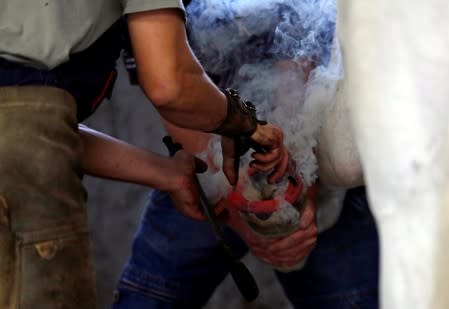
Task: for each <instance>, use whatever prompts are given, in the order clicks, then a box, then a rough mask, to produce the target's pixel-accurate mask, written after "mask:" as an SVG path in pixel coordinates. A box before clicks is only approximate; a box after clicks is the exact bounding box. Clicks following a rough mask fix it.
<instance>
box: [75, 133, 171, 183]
mask: <svg viewBox="0 0 449 309" xmlns="http://www.w3.org/2000/svg"><path fill="white" fill-rule="evenodd" d="M79 134H80V137H81V143H82V147H83V157H82V164H83V169H84V171H85V173H87V174H89V175H92V176H97V177H101V178H109V179H115V180H121V181H126V182H132V183H137V184H142V185H146V186H150V187H153V188H157V189H161V190H166V189H167V188H168V186H169V181H170V180H169V179H166V178H167V177H166V173H165V172H164V171H162V169H161V168H162V167H163V166H167V165H168V164H171V161H170V159H169V158H166V157H163V156H159V155H157V154H155V153H152V152H149V151H146V150H143V149H140V148H138V147H135V146H133V145H130V144H128V143H125V142H123V141H120V140H118V139H115V138H113V137H111V136H108V135H106V134H103V133H100V132H98V131H95V130H93V129H90V128H88V127H86V126H83V125H80V126H79Z"/></svg>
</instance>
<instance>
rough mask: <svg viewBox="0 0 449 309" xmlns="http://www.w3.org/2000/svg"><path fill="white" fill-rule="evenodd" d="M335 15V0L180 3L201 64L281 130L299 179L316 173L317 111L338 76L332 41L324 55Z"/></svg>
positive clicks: (313, 177) (326, 100)
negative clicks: (187, 4) (186, 4)
mask: <svg viewBox="0 0 449 309" xmlns="http://www.w3.org/2000/svg"><path fill="white" fill-rule="evenodd" d="M335 21H336V0H258V1H254V0H193V1H192V3H191V4H190V5H189V6H188V7H187V29H188V33H189V39H190V43H191V46H192V48H193V50H194V52H195V54H196V56H197V57H198V58H199V60H200V62H201V63H202V65H203V66H204V67H205V69H206V71H207V72H208V73H209V74H210V75H211V76H212V77H213V78H215V79H216V80H217V83H218V85H219V86H220V87H223V88H225V87H231V88H235V89H238V90H239V92H240V94H241V96H242V97H243V98H245V99H247V100H250V101H251V102H253V103H254V105H255V106H256V108H257V110H258V116H259V118H260V119H265V120H267V121H269V122H270V123H274V124H277V125H279V126H280V127H281V128H282V129H283V130H284V133H285V143H286V145H287V147H288V149H289V151H290V153H291V156H292V158H293V159H294V160H295V161H296V163H297V172H298V173H299V174H301V175H302V176H303V178H304V180H305V182H306V185H310V184H312V183H313V182H314V181H315V180H316V177H317V160H316V156H315V154H314V148H315V147H316V145H317V135H318V131H319V129H320V126H321V119H322V112H323V111H324V109H325V108H327V107H328V106H329V105H330V104H331V103H332V101H333V97H334V95H335V92H336V86H337V82H338V80H339V79H341V78H342V75H343V74H342V63H341V59H340V58H341V57H340V52H339V49H338V46H337V47H336V46H334V54H333V57H332V59H330V58H331V51H332V46H333V35H334V31H335ZM335 52H336V53H335ZM330 60H331V61H330ZM310 70H311V71H310ZM213 145H215V146H213V147H215V148H216V143H213ZM216 153H217V154H218V153H220V151H217V152H216ZM219 160H220V159H218V161H219ZM219 178H220V179H224V178H223V177H217V179H219ZM214 185H217V186H218V184H214ZM207 187H210V186H207ZM219 187H221V188H222V190H221V191H222V192H225V190H224V185H221V186H219ZM214 190H217V189H214ZM215 193H217V194H218V192H215Z"/></svg>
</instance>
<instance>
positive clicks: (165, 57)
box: [128, 9, 288, 183]
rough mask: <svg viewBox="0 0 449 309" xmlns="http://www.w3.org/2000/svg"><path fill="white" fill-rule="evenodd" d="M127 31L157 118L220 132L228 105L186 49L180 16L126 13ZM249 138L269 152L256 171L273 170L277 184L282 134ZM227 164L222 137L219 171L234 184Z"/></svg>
mask: <svg viewBox="0 0 449 309" xmlns="http://www.w3.org/2000/svg"><path fill="white" fill-rule="evenodd" d="M128 28H129V33H130V37H131V42H132V45H133V50H134V56H135V58H136V63H137V73H138V79H139V84H140V86H141V87H142V89H143V91H144V92H145V94H146V95H147V97H148V98H149V99H150V101H151V102H152V103H153V104H154V105H155V106H156V108H157V109H158V111H159V112H160V114H161V115H162V117H163V118H164V119H166V120H167V121H168V122H170V123H172V124H174V125H176V126H179V127H182V128H187V129H193V130H199V131H204V132H209V131H213V130H215V129H217V128H218V127H220V126H221V125H222V124H223V122H224V121H225V119H226V118H227V115H228V102H227V99H226V96H225V95H224V94H223V93H222V92H221V91H220V90H219V89H218V88H217V87H216V86H215V85H214V84H213V82H212V81H211V80H210V79H209V77H208V76H207V74H206V73H205V71H204V69H203V68H202V66H201V64H200V63H199V62H198V60H197V59H196V58H195V55H194V54H193V52H192V50H191V49H190V46H189V43H188V41H187V35H186V31H185V26H184V20H183V17H182V12H181V11H180V10H179V9H161V10H155V11H145V12H140V13H133V14H129V15H128ZM251 138H252V139H253V140H255V141H256V142H257V143H259V144H260V145H262V146H265V147H266V148H267V149H268V150H269V151H268V152H267V153H266V154H257V155H256V157H255V159H256V160H257V161H258V163H259V165H258V166H256V167H257V168H258V169H265V170H266V169H271V168H274V173H273V175H274V176H273V177H272V178H271V179H270V180H272V181H276V180H278V179H280V178H281V177H282V175H283V174H284V173H285V166H286V164H285V162H287V160H288V155H287V154H286V152H285V151H284V145H283V134H282V131H281V130H280V129H279V128H278V127H275V126H271V125H266V126H261V125H257V127H256V130H255V132H254V133H253V134H252V135H251ZM233 160H234V143H233V141H232V139H230V138H227V137H223V162H224V164H223V170H224V173H225V174H226V176H227V178H228V180H229V181H230V182H231V183H234V182H235V179H236V175H235V174H234V170H233Z"/></svg>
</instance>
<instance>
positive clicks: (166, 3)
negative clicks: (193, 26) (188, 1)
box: [122, 0, 185, 15]
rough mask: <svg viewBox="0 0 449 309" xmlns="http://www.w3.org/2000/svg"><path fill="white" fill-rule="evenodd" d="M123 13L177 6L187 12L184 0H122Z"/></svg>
mask: <svg viewBox="0 0 449 309" xmlns="http://www.w3.org/2000/svg"><path fill="white" fill-rule="evenodd" d="M122 6H123V14H124V15H125V14H130V13H136V12H143V11H152V10H159V9H168V8H174V9H175V8H177V9H180V10H182V11H183V13H185V8H184V5H183V2H182V0H122Z"/></svg>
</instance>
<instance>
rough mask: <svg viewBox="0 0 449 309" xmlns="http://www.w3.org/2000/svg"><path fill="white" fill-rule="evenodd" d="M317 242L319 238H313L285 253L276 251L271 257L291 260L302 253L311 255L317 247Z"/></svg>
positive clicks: (284, 251)
mask: <svg viewBox="0 0 449 309" xmlns="http://www.w3.org/2000/svg"><path fill="white" fill-rule="evenodd" d="M316 242H317V237H312V238H309V239H307V240H306V241H304V242H302V243H301V244H300V245H299V246H296V247H292V248H291V249H287V250H283V251H274V252H272V253H271V254H270V255H271V256H272V257H273V258H276V259H290V258H292V257H296V256H298V255H299V254H300V253H301V254H302V253H304V254H309V253H310V251H311V250H312V249H313V248H314V247H315V246H316Z"/></svg>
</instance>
